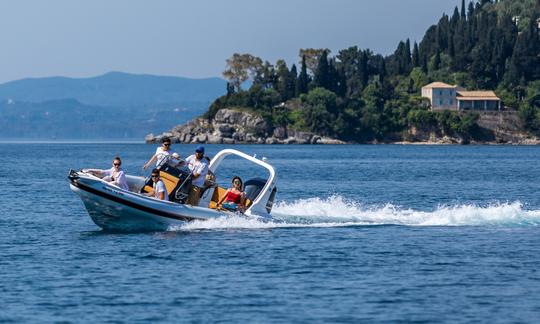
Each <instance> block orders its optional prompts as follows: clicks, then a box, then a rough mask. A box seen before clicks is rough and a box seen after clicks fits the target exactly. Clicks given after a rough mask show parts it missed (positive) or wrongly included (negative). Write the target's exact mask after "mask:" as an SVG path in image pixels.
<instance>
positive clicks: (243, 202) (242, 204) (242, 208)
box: [238, 191, 246, 213]
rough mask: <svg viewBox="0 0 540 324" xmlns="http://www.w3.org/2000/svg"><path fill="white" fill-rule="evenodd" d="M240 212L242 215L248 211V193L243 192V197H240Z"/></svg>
mask: <svg viewBox="0 0 540 324" xmlns="http://www.w3.org/2000/svg"><path fill="white" fill-rule="evenodd" d="M238 210H240V211H241V212H242V213H243V212H244V211H245V210H246V193H245V192H243V191H242V195H241V196H240V204H238Z"/></svg>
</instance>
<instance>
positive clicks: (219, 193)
mask: <svg viewBox="0 0 540 324" xmlns="http://www.w3.org/2000/svg"><path fill="white" fill-rule="evenodd" d="M226 193H227V189H225V188H222V187H216V189H215V190H214V194H213V195H212V200H210V204H209V205H208V208H211V209H216V208H217V203H218V201H220V200H221V198H223V197H224V196H225V194H226ZM251 203H252V201H251V200H249V199H247V198H246V201H245V204H246V207H249V206H251Z"/></svg>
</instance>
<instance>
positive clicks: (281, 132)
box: [273, 127, 287, 139]
mask: <svg viewBox="0 0 540 324" xmlns="http://www.w3.org/2000/svg"><path fill="white" fill-rule="evenodd" d="M273 137H275V138H278V139H285V138H287V131H286V130H285V128H284V127H276V128H275V129H274V132H273Z"/></svg>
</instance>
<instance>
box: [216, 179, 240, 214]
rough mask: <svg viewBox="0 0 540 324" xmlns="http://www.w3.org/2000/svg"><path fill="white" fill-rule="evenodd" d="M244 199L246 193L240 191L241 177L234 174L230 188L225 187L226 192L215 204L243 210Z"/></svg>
mask: <svg viewBox="0 0 540 324" xmlns="http://www.w3.org/2000/svg"><path fill="white" fill-rule="evenodd" d="M245 200H246V194H245V193H244V192H243V191H242V179H240V177H237V176H235V177H234V178H233V179H232V188H229V189H227V192H226V193H225V195H224V196H223V198H221V200H220V201H219V202H218V204H217V206H218V207H222V208H225V209H230V210H239V211H241V212H243V211H244V209H245ZM224 201H225V202H224Z"/></svg>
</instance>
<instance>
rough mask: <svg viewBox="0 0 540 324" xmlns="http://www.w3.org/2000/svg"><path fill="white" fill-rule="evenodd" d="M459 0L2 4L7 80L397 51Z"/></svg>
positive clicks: (179, 72)
mask: <svg viewBox="0 0 540 324" xmlns="http://www.w3.org/2000/svg"><path fill="white" fill-rule="evenodd" d="M460 4H461V1H460V0H274V1H268V0H266V1H263V0H197V1H195V0H193V1H183V0H145V1H140V0H87V1H77V0H50V1H41V0H35V1H29V0H17V1H1V2H0V13H1V14H2V17H1V18H0V42H1V44H2V46H1V50H0V82H5V81H9V80H14V79H20V78H25V77H42V76H56V75H61V76H71V77H88V76H95V75H99V74H102V73H105V72H108V71H124V72H131V73H148V74H159V75H175V76H187V77H197V78H199V77H209V76H221V72H222V71H223V69H224V67H225V59H227V58H228V57H229V56H231V54H233V53H235V52H239V53H245V52H247V53H251V54H254V55H257V56H260V57H261V58H263V59H264V60H269V61H271V62H275V60H277V59H279V58H283V59H285V60H286V61H287V63H289V64H291V63H294V62H296V61H297V60H298V59H297V57H298V49H299V48H308V47H313V48H322V47H327V48H329V49H331V50H332V52H333V53H334V54H335V53H336V52H337V51H338V50H340V49H343V48H346V47H349V46H352V45H357V46H359V47H361V48H370V49H372V50H374V51H375V52H378V53H382V54H389V53H391V52H392V51H393V50H394V49H395V48H396V46H397V43H398V42H399V41H400V40H405V39H406V38H408V37H409V38H411V40H413V41H414V40H420V39H421V37H422V36H423V34H424V32H425V30H426V29H427V27H429V26H430V25H432V24H434V23H436V22H437V21H438V20H439V18H440V17H441V15H442V14H443V12H446V13H448V14H451V13H452V11H453V8H454V7H455V6H456V5H460Z"/></svg>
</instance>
